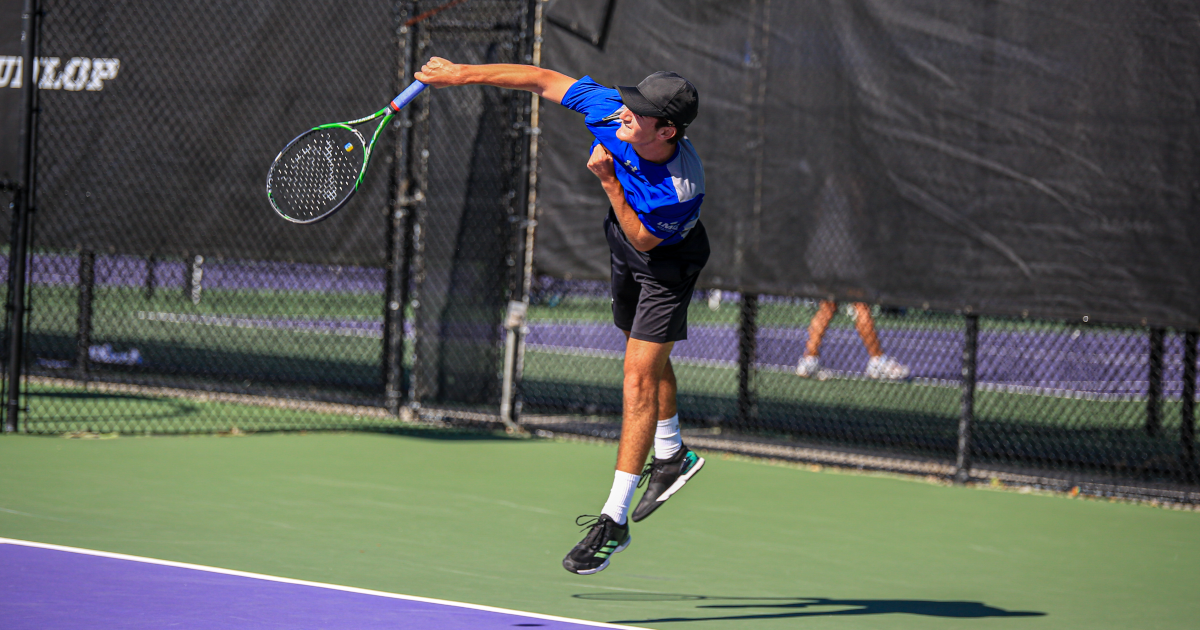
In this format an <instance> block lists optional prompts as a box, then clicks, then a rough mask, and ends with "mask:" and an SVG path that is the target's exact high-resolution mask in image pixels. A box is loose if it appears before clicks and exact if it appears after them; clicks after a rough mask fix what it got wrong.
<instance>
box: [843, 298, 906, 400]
mask: <svg viewBox="0 0 1200 630" xmlns="http://www.w3.org/2000/svg"><path fill="white" fill-rule="evenodd" d="M854 327H855V328H856V329H858V336H859V337H861V338H862V342H863V345H864V346H866V348H867V354H868V355H869V356H870V357H871V358H870V359H869V360H868V361H867V376H868V377H869V378H877V379H880V380H885V381H898V380H903V379H906V378H908V375H909V369H908V366H906V365H904V364H902V363H900V362H899V361H897V360H895V359H893V358H892V357H889V356H887V355H886V354H884V353H883V345H882V344H880V343H879V334H878V333H876V332H875V318H873V317H871V307H870V306H868V305H867V304H865V303H863V302H855V303H854Z"/></svg>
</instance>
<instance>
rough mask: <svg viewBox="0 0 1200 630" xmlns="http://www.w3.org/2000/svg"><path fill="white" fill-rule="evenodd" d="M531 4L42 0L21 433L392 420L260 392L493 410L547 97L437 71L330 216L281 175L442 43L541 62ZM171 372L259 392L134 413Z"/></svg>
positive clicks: (516, 0)
mask: <svg viewBox="0 0 1200 630" xmlns="http://www.w3.org/2000/svg"><path fill="white" fill-rule="evenodd" d="M529 4H530V3H529V2H527V0H490V1H483V0H475V1H472V2H467V3H463V2H449V3H448V2H444V1H443V2H408V1H404V2H402V1H395V2H345V3H333V4H330V3H325V2H305V3H302V4H300V5H298V4H297V3H295V2H291V1H290V0H289V1H288V2H272V1H266V2H256V3H252V4H247V5H238V6H236V7H233V6H230V5H225V4H203V3H202V4H195V3H191V4H185V5H170V6H167V5H158V4H153V3H112V2H107V1H104V0H91V1H86V2H61V1H58V0H46V1H43V2H41V9H42V14H41V20H40V30H39V32H40V36H41V39H40V46H39V52H38V54H37V57H38V59H39V62H38V64H36V66H35V72H36V74H35V80H36V82H37V84H38V86H39V90H38V93H39V100H40V103H39V109H38V112H39V114H38V117H37V122H36V128H37V131H38V134H39V135H38V143H37V160H36V169H37V177H38V179H37V186H36V199H35V202H34V206H35V208H36V212H34V213H32V214H31V216H32V217H33V223H32V226H33V228H32V236H31V239H30V245H29V251H30V252H31V255H30V256H29V258H28V260H29V263H28V266H29V273H28V276H27V278H28V286H29V288H28V304H29V308H28V311H27V313H26V320H25V321H26V322H27V324H26V327H25V337H26V342H25V346H24V347H25V357H24V359H25V362H24V373H25V374H26V375H28V376H29V379H28V382H27V386H26V387H27V389H26V390H25V391H24V392H23V393H22V402H21V407H22V411H23V417H22V424H21V428H22V430H25V431H30V432H59V431H76V430H87V431H110V430H136V431H138V432H140V431H142V430H149V431H154V432H181V431H182V432H188V431H209V430H226V429H228V427H230V426H238V427H240V428H241V429H265V428H274V429H289V428H315V427H325V428H337V427H343V426H344V427H362V426H366V425H371V424H379V423H384V424H387V423H390V422H393V420H390V419H389V418H388V416H387V414H374V413H367V414H365V416H364V415H363V414H361V413H360V414H359V415H360V416H362V417H361V418H360V419H358V420H354V419H352V418H346V419H344V420H340V419H338V416H336V415H335V416H330V415H324V416H320V417H319V418H317V417H316V416H311V414H310V416H311V417H310V416H305V415H304V414H291V415H289V414H286V413H283V414H281V413H277V412H275V411H271V412H267V411H263V412H262V413H258V412H257V411H255V409H268V408H270V407H271V406H272V405H274V406H275V407H278V406H279V404H277V403H278V401H281V400H302V401H311V402H312V403H313V405H311V407H312V408H314V409H316V408H318V407H320V405H319V404H318V403H337V404H342V405H349V407H346V409H349V410H350V411H351V412H354V413H358V412H359V411H361V409H360V407H362V408H375V409H380V410H382V409H385V408H390V409H391V411H392V414H393V416H392V417H394V414H395V412H396V410H397V408H398V407H399V406H401V405H403V404H405V403H410V404H414V405H419V404H420V403H422V402H426V401H428V402H432V403H438V404H454V403H462V404H468V405H469V404H475V405H479V404H486V405H489V406H491V405H493V404H494V403H495V402H496V400H497V399H498V393H497V392H498V386H497V385H495V383H496V381H497V373H498V371H499V369H500V365H499V358H498V351H497V350H496V347H497V339H498V338H499V335H500V332H499V330H500V329H499V320H500V317H501V316H502V314H503V305H504V304H505V303H506V302H507V300H508V299H509V291H510V290H511V289H512V287H513V286H514V279H513V278H512V277H510V276H511V272H510V267H509V264H508V263H507V262H506V261H511V260H513V259H516V258H519V254H516V253H514V252H511V251H510V249H511V248H512V247H515V246H516V245H518V244H519V243H520V240H519V239H518V238H516V236H515V232H516V231H518V230H520V229H521V226H519V225H517V224H515V223H514V222H512V221H509V215H511V214H512V213H513V212H515V210H514V207H515V206H514V199H516V198H517V197H518V195H520V194H522V193H524V187H523V186H521V185H520V184H519V182H522V181H523V179H522V174H523V168H524V166H523V165H524V158H523V155H524V151H525V147H526V146H527V145H528V137H529V136H528V133H527V132H528V122H527V118H528V114H529V111H528V106H529V98H528V95H524V97H523V98H522V97H521V96H519V95H518V94H516V93H508V92H502V91H500V90H495V89H490V88H470V89H461V90H458V91H457V92H455V93H454V94H449V93H445V94H439V93H436V92H434V91H433V90H430V91H429V92H428V93H427V94H426V95H424V96H423V97H422V98H421V99H419V100H418V101H417V102H415V103H414V104H413V105H412V106H411V107H410V108H408V109H406V110H404V111H402V112H401V115H400V116H398V117H397V118H396V119H395V121H394V122H393V123H392V124H391V125H390V128H389V129H387V130H385V131H384V133H382V134H381V135H380V142H381V143H382V144H381V145H380V146H378V147H376V148H375V150H374V152H373V155H374V157H373V163H372V165H371V169H370V171H369V172H368V174H367V177H366V178H365V179H364V181H363V186H362V189H361V190H360V191H359V192H358V194H357V196H356V197H355V199H354V200H353V201H352V202H351V204H350V206H348V207H347V208H345V209H344V210H343V211H341V212H339V213H338V214H337V215H335V216H334V217H333V218H331V219H329V220H328V221H326V222H323V223H321V224H318V225H315V226H296V225H292V224H289V223H287V222H285V221H283V220H282V219H280V218H279V217H277V216H276V215H275V214H274V213H273V212H271V210H270V206H269V205H268V204H267V203H266V199H265V193H264V191H263V180H264V177H265V174H266V170H267V167H268V166H269V165H270V162H271V159H272V158H273V157H274V156H275V154H276V153H277V152H278V151H279V150H280V149H281V148H282V147H283V146H284V144H286V143H287V141H288V140H290V139H291V138H292V137H294V136H295V135H296V134H298V133H300V132H301V131H303V130H304V129H306V128H308V127H311V126H313V125H316V124H320V123H328V122H335V121H338V120H349V119H354V118H359V117H362V116H363V115H365V114H368V113H370V112H372V111H375V110H376V109H378V108H379V107H381V106H382V105H383V104H386V103H387V101H389V100H391V98H392V97H393V96H395V94H396V93H398V92H399V91H400V89H401V88H403V86H405V85H407V83H408V82H409V81H411V74H412V72H413V70H414V65H415V66H416V67H419V60H420V59H424V58H428V56H430V55H440V56H445V57H448V58H452V59H457V60H461V61H464V62H473V63H486V62H522V61H527V60H528V53H529V47H530V44H531V43H530V41H529V38H528V33H529V30H530V29H529V24H528V22H529V8H528V7H529ZM370 131H371V129H368V130H367V132H368V133H369V132H370ZM521 212H522V213H523V209H522V210H521ZM6 227H7V226H6ZM4 268H5V269H7V264H6V265H4ZM518 273H519V269H518ZM516 280H517V281H519V276H518V277H517V278H516ZM517 286H519V284H517ZM10 307H11V305H10ZM5 353H6V355H7V347H6V348H5ZM6 358H7V357H6ZM414 360H419V363H418V364H419V365H420V366H421V367H420V368H418V369H414V368H413V365H414ZM116 385H120V386H121V387H120V388H117V389H113V388H114V386H116ZM168 391H170V392H174V393H178V392H180V391H190V392H207V393H209V394H210V398H212V399H213V400H216V399H221V400H232V401H235V402H236V401H241V402H249V403H250V404H251V406H241V407H236V408H235V407H223V406H220V405H209V406H205V405H199V406H196V405H192V406H190V407H189V409H190V410H189V411H188V412H187V413H182V412H178V410H177V409H175V407H174V406H172V405H167V407H171V410H166V411H163V413H162V414H157V412H154V413H152V414H151V416H146V417H143V416H145V414H142V413H141V412H138V413H135V414H134V415H135V416H137V417H133V418H131V417H130V413H131V407H130V406H129V404H126V403H128V402H129V400H130V397H134V398H139V397H140V398H145V399H156V400H157V398H158V397H160V396H161V395H162V394H163V393H164V392H168ZM230 396H232V397H233V398H230ZM271 401H276V402H274V403H273V402H271ZM283 406H284V407H287V408H291V407H294V406H289V405H283ZM321 408H324V407H321ZM164 409H166V408H165V407H164ZM299 409H304V407H303V406H301V407H299ZM489 410H490V411H492V412H493V413H494V409H490V407H489ZM229 414H234V415H235V416H237V417H230V416H229Z"/></svg>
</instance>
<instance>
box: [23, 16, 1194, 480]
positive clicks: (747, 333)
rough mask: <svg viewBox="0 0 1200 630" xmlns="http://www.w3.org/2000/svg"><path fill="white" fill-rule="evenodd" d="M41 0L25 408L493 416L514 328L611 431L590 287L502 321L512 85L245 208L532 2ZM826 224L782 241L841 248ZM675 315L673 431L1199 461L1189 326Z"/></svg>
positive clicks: (67, 412)
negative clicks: (355, 184)
mask: <svg viewBox="0 0 1200 630" xmlns="http://www.w3.org/2000/svg"><path fill="white" fill-rule="evenodd" d="M42 5H43V8H44V9H45V15H44V20H43V23H42V31H41V32H42V42H41V51H40V53H39V57H40V59H41V61H40V62H39V69H38V72H39V76H38V82H39V85H40V86H41V89H40V90H39V92H40V101H41V102H40V104H39V112H40V113H39V117H38V131H39V134H40V136H39V143H38V151H37V153H38V160H37V172H38V178H39V179H38V185H37V189H36V192H37V197H36V203H35V207H36V209H37V212H36V213H33V215H32V216H33V217H34V221H33V234H32V240H31V255H30V257H29V258H28V261H29V269H30V271H29V274H28V281H29V289H28V292H29V304H30V309H29V310H28V312H27V313H26V314H25V316H26V317H27V322H28V324H27V326H26V330H25V334H26V340H25V346H24V348H25V363H24V373H25V374H27V375H28V376H29V378H28V379H27V382H26V389H25V391H24V392H23V393H22V397H21V405H22V407H23V409H24V411H23V416H22V423H21V429H22V430H25V431H29V432H64V431H102V432H103V431H132V432H143V431H150V432H189V431H223V430H229V428H230V427H233V426H236V427H239V428H240V430H265V429H302V428H379V427H382V426H391V425H392V423H394V421H395V420H394V418H395V417H396V415H397V413H398V412H399V411H401V410H402V409H409V410H410V411H418V412H419V411H420V410H421V409H427V408H429V407H435V408H438V409H441V410H444V413H459V414H460V417H466V418H480V417H490V418H495V417H496V416H495V413H496V411H497V408H498V407H499V405H500V400H501V397H502V395H503V392H502V384H503V383H504V372H505V370H506V369H507V367H508V366H507V365H505V363H504V360H505V342H506V340H511V339H515V337H508V336H506V335H512V334H516V333H517V332H519V333H520V335H519V336H520V338H521V340H522V342H523V347H518V348H516V349H515V350H514V353H515V356H516V357H517V358H516V359H514V361H515V364H516V365H519V368H518V372H519V377H520V378H519V383H518V384H517V392H518V393H517V397H516V402H517V405H516V408H517V409H518V410H522V409H523V411H524V412H525V416H524V418H523V421H524V422H526V423H527V424H529V426H531V427H537V426H541V425H542V424H544V423H545V422H546V418H545V417H544V416H545V415H546V414H561V413H566V414H568V415H569V416H570V417H571V418H573V419H576V420H577V419H579V418H580V417H582V416H598V417H604V418H607V419H608V422H592V423H575V424H571V423H560V424H558V425H556V426H557V427H558V429H559V430H564V429H565V430H571V431H581V432H588V433H593V434H596V435H605V436H614V435H616V433H617V432H618V431H619V424H617V423H616V416H619V414H620V409H621V383H622V358H623V352H624V342H623V336H622V335H621V333H620V332H619V331H617V330H616V329H615V328H614V327H613V326H612V323H611V311H610V298H609V289H608V285H607V283H606V282H596V281H580V280H564V279H554V278H550V277H545V276H541V277H537V278H534V280H533V283H532V289H531V293H530V295H529V307H528V315H527V320H526V322H525V324H526V326H525V329H524V330H521V329H520V326H519V325H518V326H515V329H516V330H513V331H511V332H509V331H506V328H505V325H504V323H503V320H504V316H505V308H506V305H508V304H509V303H510V300H520V299H521V297H522V295H521V294H522V281H523V278H522V273H523V269H522V263H523V262H524V261H525V260H526V253H527V252H525V251H524V247H525V246H526V243H527V240H526V238H525V237H526V229H527V227H528V226H529V222H528V221H526V220H525V219H526V212H527V207H526V203H527V199H528V195H529V192H530V191H529V190H528V189H527V182H528V181H529V180H530V173H529V172H528V169H529V164H530V155H529V150H530V148H531V147H530V138H531V134H535V133H536V131H537V130H536V129H534V128H533V127H532V126H531V122H530V121H531V117H532V115H533V114H534V112H531V111H530V106H531V101H530V99H529V97H528V95H527V94H525V93H522V92H505V91H501V90H497V89H493V88H486V87H469V88H458V89H455V90H440V91H433V90H430V91H427V92H426V93H425V94H424V95H423V96H422V97H420V98H419V99H418V100H417V101H415V102H414V103H413V104H412V105H411V106H410V107H409V108H407V109H405V110H404V111H403V112H401V115H400V116H399V117H397V119H396V120H395V122H394V123H393V125H392V128H390V129H388V130H386V133H384V134H382V136H381V137H382V138H383V142H384V143H385V144H384V145H383V146H382V147H381V148H379V149H377V152H376V153H375V155H376V158H375V161H376V162H375V164H374V165H373V168H372V171H371V173H370V174H369V176H368V178H367V179H366V180H365V181H364V188H363V190H361V191H360V192H359V194H358V196H357V197H356V198H355V200H354V201H353V205H352V207H348V208H346V209H345V210H343V211H342V212H340V213H339V214H338V215H336V216H335V217H333V218H332V219H330V220H329V221H327V222H325V223H322V224H319V225H317V226H294V225H291V224H288V223H286V222H284V221H282V220H280V219H278V218H277V217H276V216H274V215H273V214H272V213H271V211H270V210H269V206H268V205H267V203H266V201H265V199H264V198H263V197H264V194H263V191H262V179H263V176H264V175H265V171H266V167H267V165H268V164H269V163H270V159H271V158H272V157H273V156H274V155H275V152H277V151H278V150H279V148H281V147H282V146H283V145H284V144H285V143H286V142H287V140H289V139H290V138H292V137H294V136H295V135H296V134H297V133H299V132H300V131H302V130H303V129H304V128H306V126H311V125H313V124H317V123H323V122H331V121H336V120H346V119H351V118H356V117H360V116H362V115H364V114H366V113H369V112H370V111H373V110H372V108H377V107H379V106H380V104H382V103H384V102H386V99H390V98H391V97H392V96H393V95H394V94H395V93H397V92H398V91H399V90H400V89H401V88H402V87H403V86H404V85H405V84H406V83H407V81H408V77H409V76H411V73H412V71H413V70H414V69H415V68H416V67H417V66H418V65H419V62H420V61H421V60H423V59H426V58H428V57H429V56H432V55H437V56H443V57H447V58H449V59H452V60H456V61H463V62H469V63H489V62H509V63H525V62H529V61H531V58H532V57H531V54H532V51H533V49H534V36H533V34H534V29H533V24H534V9H535V7H536V6H537V3H536V2H531V1H529V0H487V1H485V0H470V1H466V2H462V1H454V0H451V1H450V2H444V1H443V2H399V1H397V2H383V3H377V2H349V3H335V4H328V3H321V2H311V3H305V4H304V5H303V7H301V8H298V6H297V4H296V3H295V2H282V1H279V2H270V1H267V2H259V3H255V4H253V5H246V6H242V7H240V8H238V9H236V10H234V9H231V8H230V7H228V6H225V5H220V6H218V5H212V4H189V5H186V6H185V5H179V6H175V5H171V6H158V5H154V6H153V7H151V5H149V4H139V3H111V2H104V1H101V0H94V1H90V2H78V1H75V2H70V3H67V2H63V1H62V0H53V1H48V2H44V3H42ZM610 8H611V7H610ZM235 14H236V15H235ZM606 15H607V14H606ZM235 18H236V19H235ZM589 41H590V40H589ZM581 161H582V158H581ZM831 203H832V202H831ZM834 205H836V204H834ZM4 229H7V226H5V227H4ZM597 229H598V228H597ZM825 232H829V233H831V234H832V233H837V230H834V229H833V228H829V229H827V230H825ZM825 232H821V230H817V233H818V236H819V235H820V234H824V233H825ZM831 239H832V237H821V238H817V236H814V237H813V240H812V244H810V245H811V247H810V249H813V248H815V249H814V251H816V250H820V249H821V247H825V248H826V249H829V250H831V251H834V253H829V252H826V253H829V255H830V257H832V258H837V256H836V255H835V254H836V252H837V251H843V250H845V249H846V248H845V247H843V246H842V245H839V244H838V243H837V242H835V241H834V240H831ZM9 251H10V250H6V251H5V255H6V256H7V255H8V254H9ZM0 269H5V270H7V269H8V265H7V260H6V261H5V264H3V265H0ZM10 306H11V304H10ZM510 323H511V322H510ZM509 328H514V327H513V326H510V327H509ZM689 337H690V338H689V339H688V340H687V341H685V342H680V343H679V344H677V346H676V348H675V350H674V352H673V355H672V361H673V365H674V369H675V371H676V374H677V376H678V380H679V406H680V413H681V417H682V419H683V420H684V423H685V425H687V426H688V427H689V431H690V433H689V435H690V436H692V438H693V439H699V438H700V437H703V436H707V437H712V436H722V437H725V438H730V439H735V438H736V440H741V442H740V443H741V444H743V445H746V444H759V445H761V444H774V445H794V446H798V447H800V446H802V447H804V448H812V449H822V450H823V451H824V452H826V453H843V454H849V455H846V457H851V456H854V457H859V456H863V457H865V456H868V455H869V456H871V457H876V456H878V457H883V458H892V459H890V460H888V461H892V462H898V461H909V462H911V461H929V462H934V463H937V465H938V466H941V468H938V467H937V466H934V467H933V468H930V470H935V471H942V472H941V474H949V472H953V471H954V467H955V465H960V467H965V468H969V467H971V466H976V467H987V468H988V469H989V470H993V471H1003V470H1013V471H1026V472H1030V471H1047V472H1048V473H1051V474H1057V475H1084V476H1094V477H1097V478H1121V479H1126V480H1134V481H1136V482H1139V483H1143V484H1151V483H1157V482H1166V483H1172V484H1178V483H1179V482H1189V483H1194V481H1195V479H1196V475H1195V471H1196V463H1195V462H1196V457H1195V442H1196V436H1195V432H1194V418H1195V406H1194V402H1195V397H1196V391H1195V389H1196V335H1195V333H1194V332H1183V331H1177V330H1170V329H1166V330H1164V329H1154V328H1137V327H1128V326H1125V327H1118V326H1110V325H1104V324H1097V323H1095V322H1087V321H1079V322H1073V323H1066V322H1051V321H1044V320H1035V319H1028V318H998V317H980V316H976V315H973V314H971V313H948V312H937V311H932V310H928V309H912V308H908V309H903V308H888V307H880V306H878V305H871V304H862V303H853V302H847V303H841V304H834V303H832V302H823V301H821V300H811V299H801V298H795V297H781V296H772V295H741V294H738V293H732V292H721V291H717V290H707V289H706V290H702V291H697V292H696V294H695V296H694V299H693V301H692V303H691V306H690V311H689ZM0 352H4V353H5V357H4V358H5V365H6V366H7V358H8V357H7V352H8V345H7V344H5V345H4V348H3V350H0ZM514 353H510V358H511V357H512V356H513V355H514ZM222 401H223V402H230V403H240V404H237V405H223V404H216V403H218V402H222ZM209 403H213V404H209ZM338 405H340V406H338ZM472 414H475V415H472ZM725 446H726V447H729V448H731V449H733V450H737V448H738V447H737V445H736V444H734V445H733V446H730V443H726V445H725ZM747 449H748V450H753V449H749V447H747ZM956 458H958V460H957V461H956ZM843 459H845V458H843ZM839 461H840V460H839ZM846 461H862V460H861V458H860V459H859V460H853V459H851V460H846ZM873 461H883V460H873ZM889 465H892V464H886V463H881V464H878V466H879V467H888V466H889ZM895 466H896V467H900V468H903V466H901V465H899V464H895Z"/></svg>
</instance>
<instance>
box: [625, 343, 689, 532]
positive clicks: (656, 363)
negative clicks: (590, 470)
mask: <svg viewBox="0 0 1200 630" xmlns="http://www.w3.org/2000/svg"><path fill="white" fill-rule="evenodd" d="M674 346H675V342H673V341H670V342H666V343H656V342H651V341H642V340H640V339H632V338H631V339H629V341H628V342H627V344H626V346H625V382H624V388H623V389H624V396H623V397H624V408H623V412H622V414H621V441H620V443H619V445H618V446H617V470H619V471H621V472H625V473H629V474H635V475H639V476H640V475H641V473H642V468H643V466H644V465H645V464H646V457H647V456H648V455H649V454H650V447H651V445H652V444H653V443H654V434H655V430H656V428H657V426H658V420H659V416H660V415H661V414H660V413H659V389H660V385H661V383H662V379H663V373H664V371H665V370H666V367H667V363H668V361H669V358H668V357H670V355H671V349H672V348H673V347H674ZM622 516H623V515H622ZM614 518H616V516H614Z"/></svg>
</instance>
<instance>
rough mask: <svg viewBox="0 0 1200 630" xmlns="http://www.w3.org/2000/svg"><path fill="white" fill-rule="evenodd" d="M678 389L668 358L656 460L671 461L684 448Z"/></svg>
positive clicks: (661, 391)
mask: <svg viewBox="0 0 1200 630" xmlns="http://www.w3.org/2000/svg"><path fill="white" fill-rule="evenodd" d="M678 387H679V386H678V384H677V383H676V382H675V368H674V367H673V366H672V365H671V359H670V358H668V359H667V367H666V368H665V369H663V375H662V378H660V379H658V428H657V429H655V430H654V458H655V459H671V458H672V457H674V456H675V454H676V453H678V452H679V450H680V449H681V448H683V439H682V438H681V437H680V435H679V408H678V407H677V406H676V401H675V393H676V390H677V389H678ZM638 520H640V519H638Z"/></svg>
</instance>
